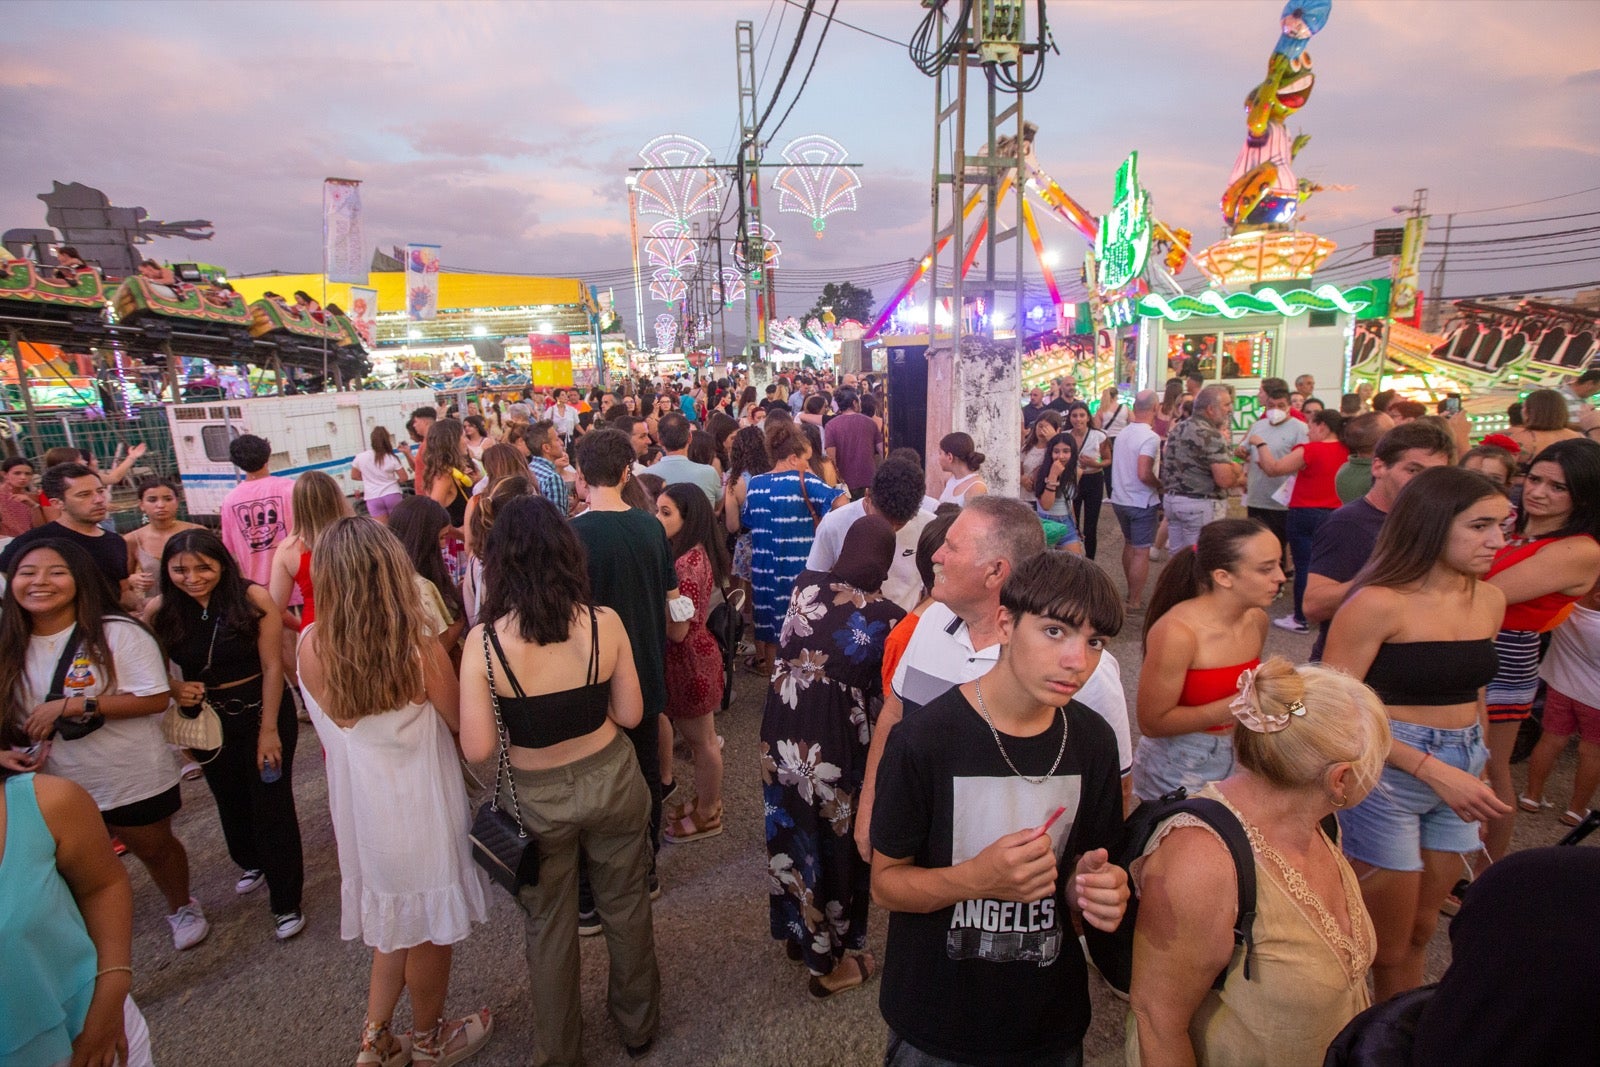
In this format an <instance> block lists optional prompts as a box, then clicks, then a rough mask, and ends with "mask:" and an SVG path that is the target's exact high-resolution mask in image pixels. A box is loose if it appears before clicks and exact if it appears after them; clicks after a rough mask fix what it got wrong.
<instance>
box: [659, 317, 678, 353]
mask: <svg viewBox="0 0 1600 1067" xmlns="http://www.w3.org/2000/svg"><path fill="white" fill-rule="evenodd" d="M655 329H656V351H657V352H671V351H672V343H673V342H674V341H676V340H677V339H678V320H677V318H675V317H674V316H672V315H668V314H665V313H662V314H660V315H657V316H656V326H655Z"/></svg>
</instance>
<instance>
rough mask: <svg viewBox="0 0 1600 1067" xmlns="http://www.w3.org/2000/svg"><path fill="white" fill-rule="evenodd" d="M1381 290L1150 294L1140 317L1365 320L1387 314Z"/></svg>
mask: <svg viewBox="0 0 1600 1067" xmlns="http://www.w3.org/2000/svg"><path fill="white" fill-rule="evenodd" d="M1379 288H1380V287H1379V286H1378V285H1376V284H1374V283H1370V282H1364V283H1362V284H1360V285H1352V286H1351V287H1350V288H1348V289H1340V288H1339V287H1338V286H1336V285H1319V286H1317V287H1316V288H1315V289H1285V290H1282V291H1279V290H1278V289H1274V288H1272V287H1271V286H1263V287H1262V288H1260V289H1257V290H1256V291H1255V292H1253V293H1226V294H1225V293H1219V292H1217V291H1216V290H1214V289H1207V290H1205V291H1204V292H1201V293H1197V294H1193V295H1190V294H1185V295H1183V296H1175V297H1172V298H1170V299H1168V298H1167V297H1164V296H1162V295H1161V294H1159V293H1149V294H1147V295H1146V296H1144V297H1142V298H1140V300H1139V303H1138V311H1139V317H1140V318H1144V319H1166V320H1167V321H1168V322H1183V321H1184V320H1185V319H1189V318H1192V317H1193V316H1195V315H1200V316H1207V317H1221V318H1225V319H1239V318H1243V317H1244V316H1246V315H1273V314H1277V315H1284V316H1286V317H1289V318H1293V317H1295V316H1297V315H1304V314H1305V313H1306V312H1308V311H1340V312H1343V313H1345V314H1346V315H1356V316H1358V317H1359V316H1362V315H1363V313H1366V312H1368V311H1369V309H1370V311H1371V312H1373V313H1375V314H1379V315H1381V314H1382V313H1383V312H1384V311H1385V310H1387V300H1388V294H1387V293H1380V292H1379Z"/></svg>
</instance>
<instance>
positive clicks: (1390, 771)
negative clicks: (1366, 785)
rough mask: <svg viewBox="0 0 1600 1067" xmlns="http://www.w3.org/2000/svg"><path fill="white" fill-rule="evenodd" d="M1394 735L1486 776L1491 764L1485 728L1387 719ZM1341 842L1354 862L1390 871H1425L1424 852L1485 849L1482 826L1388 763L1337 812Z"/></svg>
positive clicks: (1463, 767)
mask: <svg viewBox="0 0 1600 1067" xmlns="http://www.w3.org/2000/svg"><path fill="white" fill-rule="evenodd" d="M1389 728H1390V729H1391V730H1393V731H1394V739H1395V740H1396V741H1399V742H1402V743H1404V744H1407V745H1410V746H1411V747H1412V748H1414V749H1417V750H1418V751H1420V752H1426V753H1427V754H1428V755H1430V756H1432V757H1433V758H1434V759H1436V760H1438V761H1439V762H1440V763H1446V764H1449V765H1450V766H1452V767H1455V768H1456V769H1458V770H1463V771H1466V772H1467V773H1468V774H1473V775H1477V774H1482V773H1483V768H1484V764H1486V763H1488V762H1489V750H1488V748H1487V747H1486V746H1485V745H1484V743H1483V728H1482V727H1480V726H1478V725H1477V724H1476V723H1474V724H1473V725H1471V726H1466V727H1462V728H1461V729H1459V730H1436V729H1434V728H1432V727H1430V726H1418V725H1416V724H1415V723H1409V722H1394V721H1391V722H1390V723H1389ZM1339 844H1340V846H1341V847H1342V848H1343V849H1344V854H1345V855H1346V856H1348V857H1350V858H1351V859H1353V860H1360V861H1361V862H1363V863H1370V864H1372V865H1373V866H1374V867H1381V868H1382V869H1384V870H1386V871H1420V870H1422V852H1423V850H1424V849H1426V850H1428V851H1430V852H1457V853H1461V854H1466V853H1470V852H1476V851H1478V849H1480V848H1482V847H1483V843H1482V842H1481V841H1480V840H1479V839H1478V824H1477V823H1475V822H1467V821H1465V820H1464V819H1462V818H1461V816H1459V815H1457V814H1456V813H1455V812H1454V811H1452V810H1451V809H1450V805H1448V804H1446V803H1445V802H1444V801H1442V800H1440V799H1439V794H1437V793H1435V792H1434V791H1433V790H1432V789H1430V788H1429V787H1428V786H1427V785H1425V784H1424V783H1423V782H1422V781H1421V780H1419V779H1417V778H1413V777H1412V776H1411V775H1409V774H1407V773H1406V772H1405V771H1402V770H1398V769H1396V768H1394V767H1390V766H1387V765H1385V766H1384V768H1383V777H1382V778H1380V779H1379V780H1378V786H1377V788H1376V789H1374V790H1373V791H1372V792H1371V793H1369V794H1367V797H1366V799H1365V800H1363V801H1362V802H1361V803H1359V804H1357V805H1356V806H1355V807H1353V808H1351V809H1350V810H1349V811H1341V812H1339Z"/></svg>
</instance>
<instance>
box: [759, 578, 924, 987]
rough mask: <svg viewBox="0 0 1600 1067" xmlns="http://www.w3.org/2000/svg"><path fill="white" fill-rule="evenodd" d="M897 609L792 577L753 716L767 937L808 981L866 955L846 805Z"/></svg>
mask: <svg viewBox="0 0 1600 1067" xmlns="http://www.w3.org/2000/svg"><path fill="white" fill-rule="evenodd" d="M904 616H905V612H904V611H903V610H901V608H900V607H898V606H897V605H895V604H894V603H892V602H891V601H888V600H885V599H883V598H882V597H881V596H879V595H878V594H876V593H863V592H862V591H861V590H859V589H857V588H855V587H854V586H851V585H848V584H846V583H845V582H843V581H840V580H839V579H838V578H835V577H834V576H833V575H831V574H828V573H825V572H821V571H810V570H808V571H802V572H801V574H800V577H799V578H798V579H797V580H796V581H795V586H794V594H793V595H792V596H791V597H790V599H789V610H788V613H787V614H786V615H785V616H784V618H783V629H782V633H781V635H780V637H779V644H778V652H777V656H776V659H775V660H774V662H773V671H772V684H771V686H770V687H769V689H768V691H767V702H766V707H765V708H764V710H763V712H762V716H761V788H762V795H763V799H764V800H765V807H766V820H767V869H768V873H769V875H770V878H769V886H768V892H769V893H770V894H771V895H770V897H769V900H768V903H769V906H770V913H771V921H772V936H773V938H774V939H775V940H778V941H786V942H789V943H790V944H794V945H797V946H799V948H800V949H801V951H802V952H803V953H804V955H805V961H806V966H807V967H809V968H810V970H811V972H812V973H813V974H818V975H822V974H828V973H830V972H831V971H832V970H833V968H834V965H835V964H837V963H838V961H839V960H840V959H841V958H842V957H843V956H844V954H845V953H846V952H859V951H861V950H862V949H863V948H865V947H866V939H867V905H868V902H869V890H870V880H869V879H870V875H871V867H869V866H868V865H867V863H866V861H864V860H863V859H862V858H861V856H860V854H859V853H858V852H857V851H856V846H855V839H854V834H855V810H856V798H857V797H858V796H859V795H860V793H861V781H862V777H863V776H864V774H865V772H866V765H867V744H868V741H869V740H870V738H871V734H870V726H869V723H868V708H869V707H870V706H871V704H872V702H873V701H874V700H875V699H876V698H877V697H878V696H879V695H880V694H881V693H882V691H883V680H882V678H881V676H880V671H881V669H882V664H883V646H884V639H885V638H887V637H888V636H889V631H890V630H892V629H894V627H895V625H896V624H897V623H898V622H899V621H900V620H901V619H902V618H903V617H904Z"/></svg>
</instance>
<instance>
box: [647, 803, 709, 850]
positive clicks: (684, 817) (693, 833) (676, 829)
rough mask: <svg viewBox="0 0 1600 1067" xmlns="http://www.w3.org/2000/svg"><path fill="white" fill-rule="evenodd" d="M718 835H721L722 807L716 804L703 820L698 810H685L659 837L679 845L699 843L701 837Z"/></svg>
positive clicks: (693, 808)
mask: <svg viewBox="0 0 1600 1067" xmlns="http://www.w3.org/2000/svg"><path fill="white" fill-rule="evenodd" d="M720 833H722V805H721V804H718V805H717V806H716V808H714V809H713V810H712V812H711V814H710V815H707V816H706V817H705V818H703V819H702V818H701V817H700V811H699V809H698V808H695V807H689V808H686V809H685V810H684V811H683V813H682V814H681V815H679V816H678V817H677V818H676V819H674V820H673V821H672V823H671V825H669V826H668V827H667V829H665V830H663V831H661V836H662V837H664V838H666V839H667V840H668V841H670V842H672V843H673V844H675V845H681V844H684V843H685V842H688V841H699V840H700V839H701V838H703V837H716V836H717V835H718V834H720Z"/></svg>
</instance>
